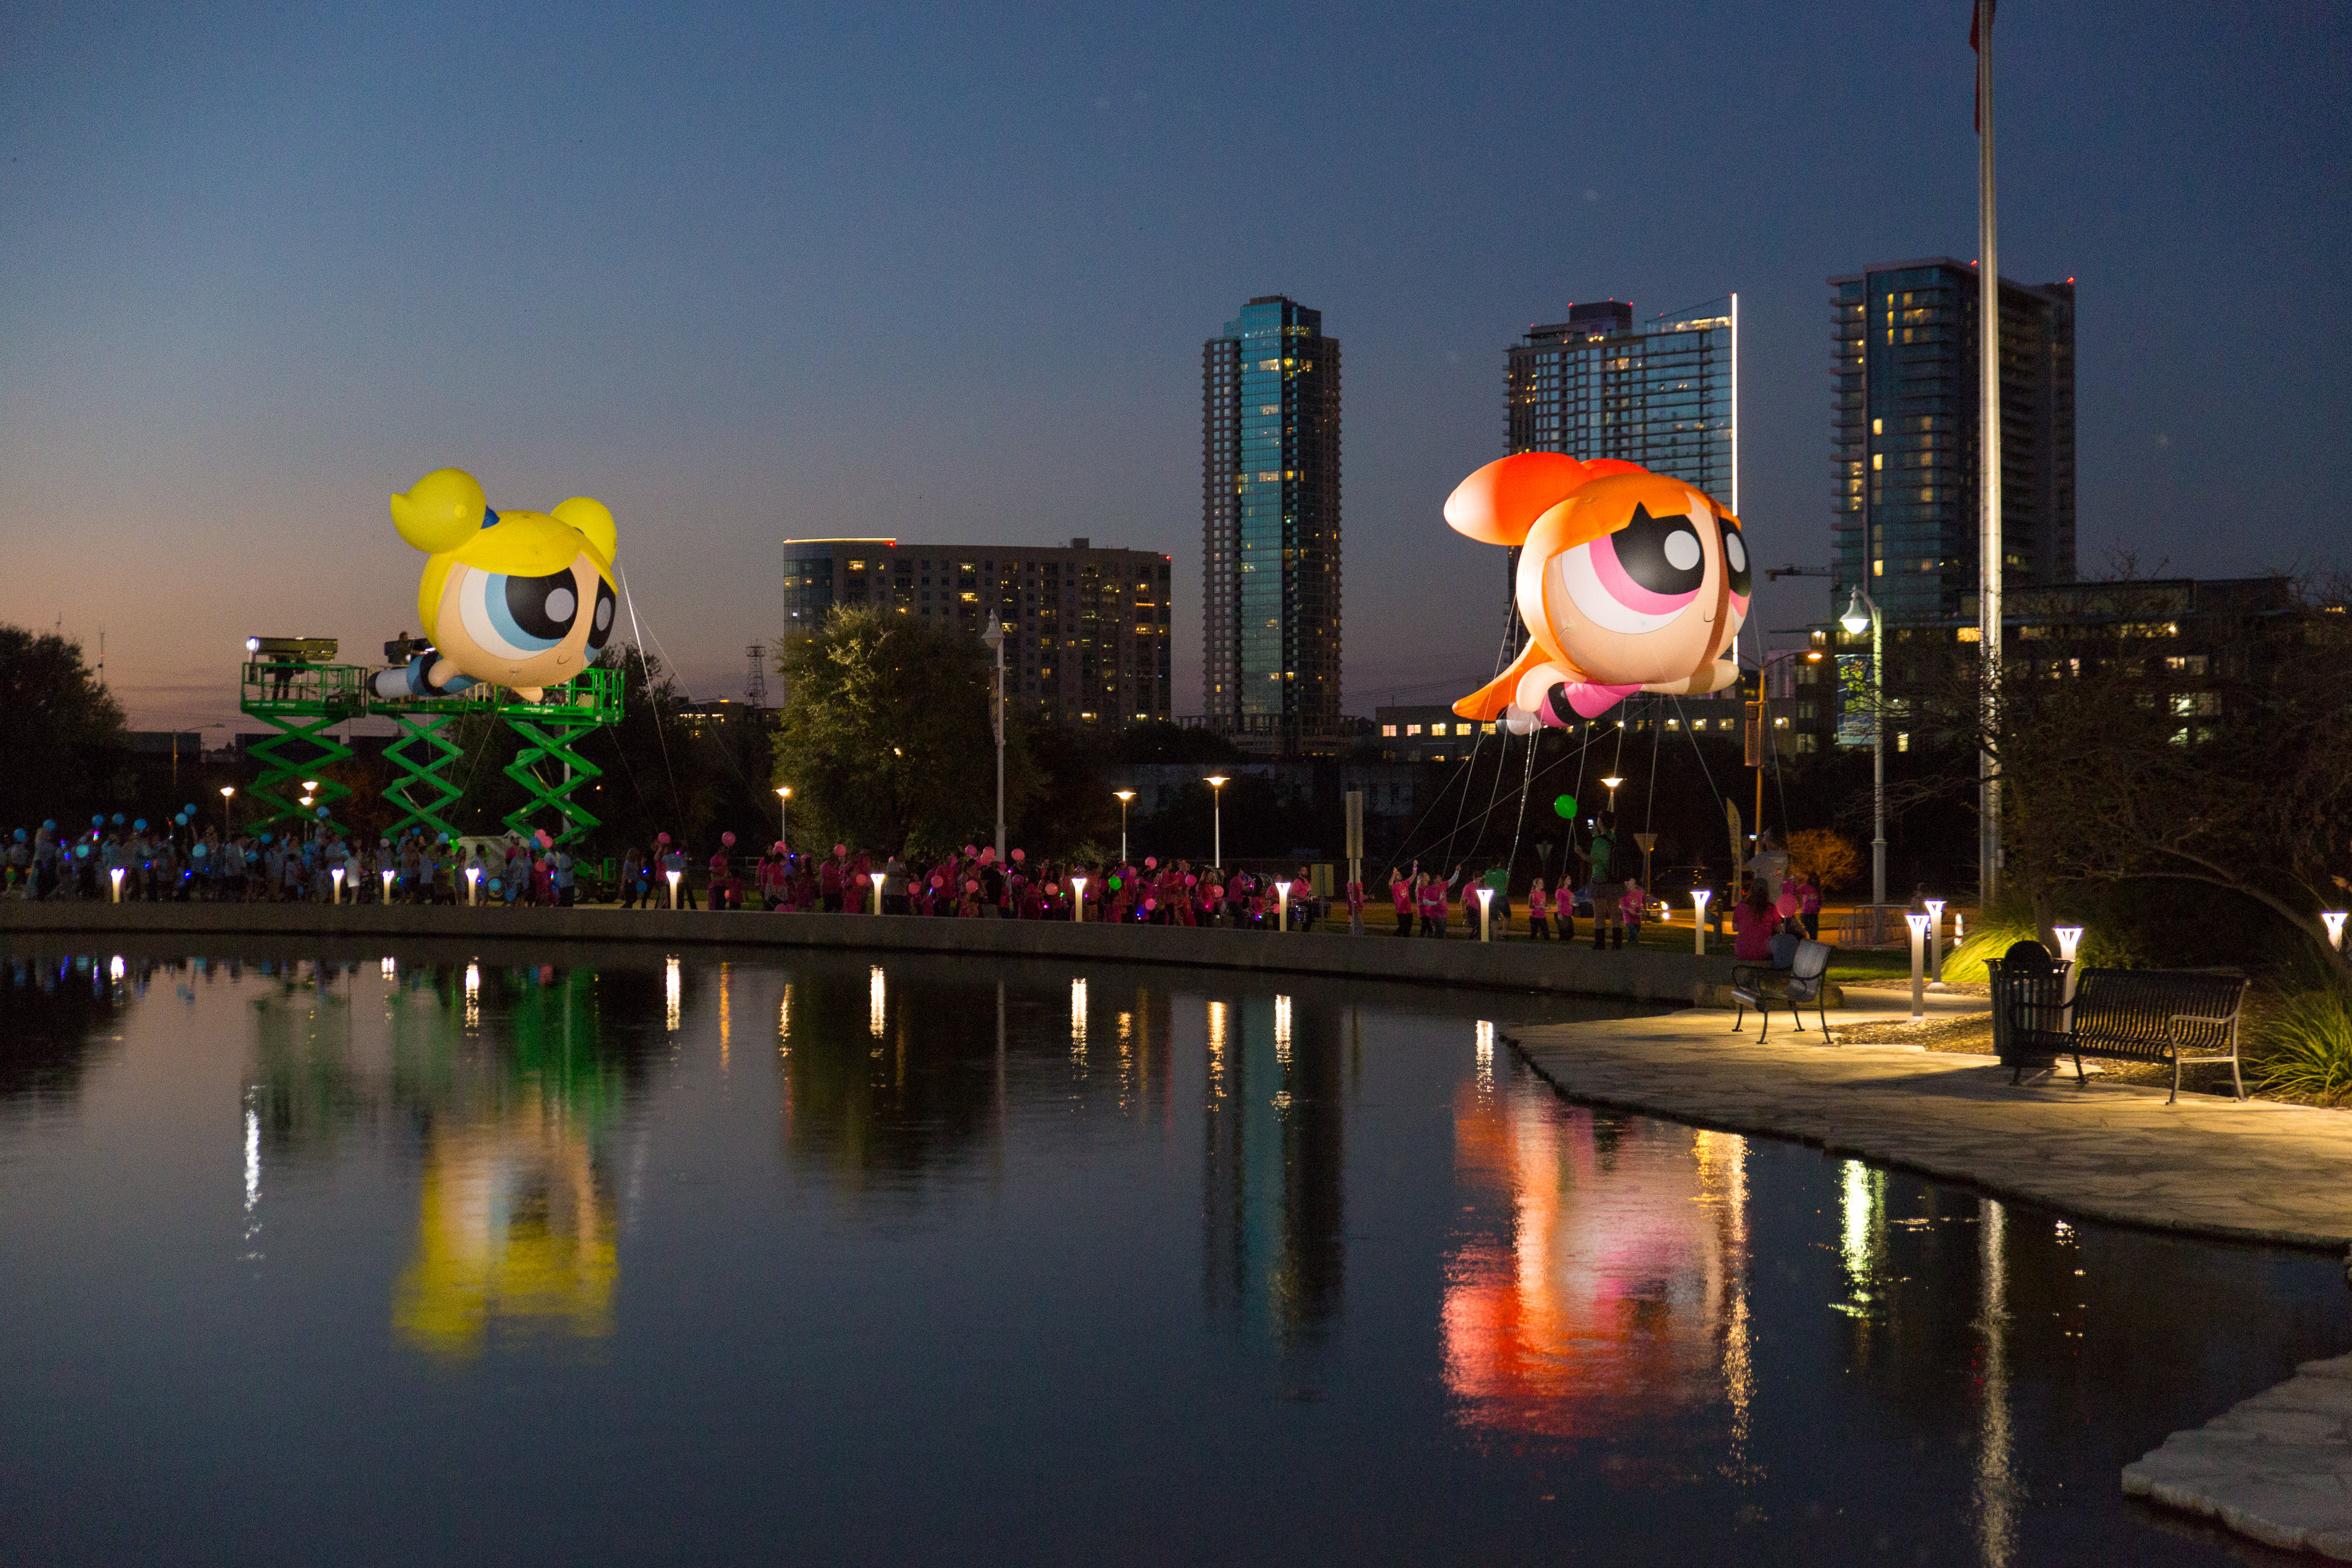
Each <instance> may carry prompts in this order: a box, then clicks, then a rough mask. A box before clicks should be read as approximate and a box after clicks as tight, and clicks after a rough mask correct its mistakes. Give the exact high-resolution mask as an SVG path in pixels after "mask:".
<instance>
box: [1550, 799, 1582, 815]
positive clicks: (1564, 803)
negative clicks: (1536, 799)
mask: <svg viewBox="0 0 2352 1568" xmlns="http://www.w3.org/2000/svg"><path fill="white" fill-rule="evenodd" d="M1551 809H1552V810H1555V811H1557V812H1559V814H1560V815H1561V816H1563V817H1566V818H1568V819H1569V820H1570V821H1575V820H1576V797H1575V796H1573V795H1562V796H1560V797H1559V798H1558V799H1557V800H1553V801H1552V803H1551Z"/></svg>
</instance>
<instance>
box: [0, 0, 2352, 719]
mask: <svg viewBox="0 0 2352 1568" xmlns="http://www.w3.org/2000/svg"><path fill="white" fill-rule="evenodd" d="M1968 23H1969V6H1968V5H1967V4H1966V3H1965V0H1949V3H1948V4H1941V5H1926V4H1906V5H1858V4H1856V5H1833V4H1816V5H1803V6H1792V5H1763V4H1724V5H1703V4H1653V5H1642V6H1631V5H1614V6H1600V5H1552V6H1530V5H1507V6H1492V7H1475V6H1466V5H1456V6H1448V7H1427V6H1395V7H1386V8H1370V7H1367V8H1361V9H1357V8H1342V7H1336V6H1333V7H1311V6H1296V7H1276V6H1265V5H1252V6H1234V7H1230V8H1226V7H1200V8H1185V9H1181V10H1179V9H1173V8H1171V9H1170V10H1168V11H1166V12H1157V13H1155V12H1150V11H1142V10H1139V11H1136V12H1129V11H1128V10H1127V9H1126V8H1124V7H1109V6H1098V5H1089V6H1071V7H1060V8H1056V7H1047V6H1029V7H1020V8H1013V7H1005V8H987V7H963V6H940V7H935V8H933V7H905V8H891V9H881V8H872V9H860V8H849V7H828V8H824V9H816V8H811V9H808V10H804V11H796V10H790V9H785V8H782V7H765V6H719V5H707V6H698V5H608V6H596V5H564V6H553V5H511V6H501V5H465V6H448V7H436V6H431V5H417V4H414V3H407V0H404V3H403V4H400V5H374V6H371V5H336V6H317V5H201V6H189V5H110V6H103V7H100V6H89V5H79V4H76V5H64V4H41V3H38V0H34V3H26V4H17V5H10V6H8V7H7V8H6V9H5V12H0V141H5V162H0V546H5V549H0V621H5V622H18V623H22V624H26V625H30V626H34V627H37V628H41V629H47V628H49V627H51V626H53V625H56V624H58V623H59V622H60V621H61V622H62V625H63V628H64V630H65V631H66V632H68V633H69V634H71V635H74V636H76V637H78V638H79V639H80V640H82V641H83V643H85V645H86V646H87V647H88V649H89V652H90V653H91V654H92V655H93V656H94V655H95V654H96V652H97V647H98V640H99V632H100V630H101V629H103V630H104V631H105V632H106V633H107V641H106V648H107V669H108V678H109V681H110V685H112V686H113V687H114V688H115V689H116V690H117V691H118V692H119V693H120V694H121V695H122V696H123V698H124V699H125V702H126V705H127V706H128V707H129V710H130V715H131V723H132V725H133V727H140V728H163V727H202V726H205V725H210V724H214V723H221V724H224V725H226V726H230V727H234V726H236V714H235V706H236V694H235V680H236V665H237V662H238V659H239V657H240V653H241V649H240V643H241V640H242V639H243V638H244V637H245V636H246V635H247V633H249V632H271V633H304V634H319V635H332V636H340V637H341V639H342V640H343V643H344V650H345V653H346V656H349V657H353V658H356V659H360V660H369V659H373V658H374V657H375V656H376V655H377V653H379V649H378V647H377V644H378V643H381V642H382V641H383V639H385V638H387V637H389V636H391V635H393V634H394V633H395V632H400V631H402V630H403V629H407V630H411V631H414V630H415V624H414V623H415V581H416V576H417V571H418V569H419V567H420V566H421V564H422V558H421V557H420V556H418V555H417V554H416V553H415V551H413V550H411V549H408V548H407V547H406V546H405V545H404V544H403V543H402V542H401V540H400V539H399V538H398V537H397V536H396V535H395V534H394V530H393V528H392V524H391V521H390V519H389V517H388V516H387V513H386V509H385V497H387V496H388V495H389V494H390V493H391V492H393V491H394V490H399V489H405V488H406V487H407V486H409V485H410V484H412V483H413V482H414V481H415V479H417V478H418V477H419V476H422V475H424V474H425V473H426V472H428V471H430V470H432V469H435V468H438V467H443V466H447V465H455V466H460V467H465V468H468V469H470V470H472V471H473V472H474V473H476V474H477V475H478V476H479V477H480V478H481V479H482V481H483V483H484V485H485V486H486V488H487V490H488V495H489V497H490V500H491V503H492V504H493V505H494V506H502V507H530V508H536V509H545V508H546V507H550V506H551V505H553V504H554V503H555V502H557V501H560V500H562V499H563V498H564V497H568V496H572V495H578V494H585V495H591V496H594V497H598V498H600V499H602V500H603V501H604V502H605V503H606V504H608V505H609V506H610V507H612V509H613V511H614V515H615V517H617V518H618V520H619V525H620V544H621V562H622V566H623V568H624V570H625V571H626V573H627V575H628V581H629V585H630V587H631V589H632V590H633V591H634V596H635V606H636V610H637V612H638V614H639V616H640V618H641V619H642V622H643V623H644V625H645V627H646V631H647V632H649V633H651V635H652V637H654V638H657V639H658V643H659V646H660V647H661V648H666V649H667V652H668V653H670V654H671V655H673V656H674V661H675V663H676V664H677V666H678V669H679V673H680V674H681V675H682V677H683V679H684V684H685V685H686V686H687V687H688V690H689V691H690V692H691V693H692V694H693V695H697V696H715V695H733V694H737V693H739V692H740V685H741V683H742V669H743V657H742V650H743V646H744V644H745V643H750V642H752V641H754V640H767V639H769V638H771V637H772V635H773V633H774V632H775V630H776V626H777V622H778V619H779V613H780V612H779V600H780V594H781V585H780V580H779V578H780V566H779V561H780V557H781V549H780V544H781V541H782V539H784V538H787V537H793V536H798V537H814V536H824V535H835V534H893V535H897V536H898V537H899V538H906V539H910V540H933V539H939V540H948V539H953V540H969V541H996V540H1002V541H1004V542H1007V543H1019V544H1048V543H1057V542H1066V541H1067V539H1068V538H1070V537H1071V536H1073V535H1081V534H1083V535H1087V536H1089V537H1091V538H1093V540H1094V541H1095V542H1096V543H1097V544H1101V545H1124V546H1130V547H1135V548H1139V549H1158V550H1162V551H1165V552H1167V553H1168V554H1169V555H1171V557H1173V558H1174V561H1175V581H1176V601H1175V609H1176V620H1175V624H1176V647H1177V655H1176V683H1175V694H1174V695H1175V702H1176V707H1177V710H1178V711H1179V712H1180V713H1194V712H1198V711H1199V710H1200V680H1199V668H1200V654H1201V622H1200V612H1201V596H1200V560H1199V556H1200V531H1201V524H1200V507H1201V496H1200V487H1201V472H1200V454H1201V440H1200V437H1201V432H1200V380H1199V376H1200V370H1199V367H1200V346H1201V342H1202V340H1203V339H1204V338H1207V337H1209V336H1211V335H1213V333H1215V332H1216V331H1217V330H1218V329H1219V328H1220V327H1221V325H1222V323H1223V322H1224V321H1225V320H1226V319H1229V318H1230V317H1232V316H1234V314H1235V313H1236V310H1237V308H1238V307H1239V306H1240V305H1241V303H1242V302H1243V301H1244V299H1245V298H1249V297H1250V296H1252V295H1256V294H1265V293H1276V292H1280V293H1287V294H1290V295H1292V296H1293V297H1295V298H1298V299H1300V300H1301V301H1303V302H1304V303H1306V304H1308V305H1310V306H1313V307H1315V308H1318V309H1319V310H1321V311H1322V313H1323V321H1324V329H1325V330H1326V331H1327V332H1328V333H1330V334H1331V335H1332V336H1334V337H1336V338H1338V339H1339V340H1341V342H1342V344H1343V345H1344V349H1345V354H1346V359H1345V366H1346V370H1345V393H1344V395H1345V414H1344V465H1345V486H1346V499H1345V538H1346V547H1345V549H1346V557H1345V559H1346V565H1345V573H1346V577H1345V593H1346V610H1347V613H1346V644H1347V645H1346V655H1345V657H1346V678H1347V703H1348V706H1349V709H1350V710H1351V711H1355V712H1361V713H1367V714H1368V713H1370V710H1371V707H1372V706H1373V705H1374V704H1375V703H1378V702H1383V701H1387V700H1390V694H1391V693H1392V692H1395V693H1401V694H1402V697H1403V699H1404V700H1408V701H1436V700H1443V699H1449V698H1451V697H1453V696H1454V695H1459V694H1460V693H1462V692H1465V691H1467V690H1468V689H1470V687H1471V686H1472V685H1475V684H1476V683H1477V682H1479V681H1481V680H1483V679H1484V678H1485V677H1486V674H1488V673H1489V671H1490V669H1491V666H1492V663H1493V659H1494V650H1495V645H1496V635H1497V632H1499V630H1500V625H1501V622H1500V614H1501V610H1502V606H1501V602H1500V593H1499V571H1500V569H1499V566H1498V565H1497V557H1496V552H1495V551H1493V550H1492V549H1486V548H1483V547H1479V546H1475V545H1473V544H1470V543H1468V542H1467V541H1465V540H1461V539H1459V538H1455V537H1454V536H1453V535H1452V534H1450V533H1449V532H1448V531H1447V530H1446V529H1445V528H1444V524H1443V523H1442V521H1441V520H1440V518H1439V507H1440V505H1441V504H1442V503H1443V501H1444V497H1445V495H1446V493H1447V491H1448V490H1449V489H1451V488H1452V486H1454V483H1455V482H1456V481H1457V480H1459V479H1460V478H1461V477H1462V476H1464V475H1465V474H1466V473H1468V472H1469V471H1470V470H1471V469H1473V468H1475V467H1476V466H1477V465H1479V464H1481V463H1484V462H1486V461H1488V460H1489V459H1491V458H1494V457H1496V456H1498V455H1501V453H1502V450H1503V445H1502V444H1503V405H1502V366H1503V350H1504V349H1505V347H1506V345H1507V344H1508V343H1509V342H1510V341H1511V340H1513V338H1514V337H1515V336H1516V335H1517V334H1518V333H1519V332H1521V331H1523V330H1525V329H1526V328H1527V326H1528V324H1529V323H1530V322H1536V321H1551V320H1558V319H1561V318H1563V317H1564V316H1565V314H1566V311H1567V307H1568V305H1569V303H1570V301H1571V300H1580V299H1598V298H1612V297H1613V298H1630V299H1631V300H1632V301H1633V306H1634V310H1635V313H1636V315H1637V316H1641V317H1646V316H1649V315H1653V314H1655V313H1657V312H1659V311H1664V310H1666V309H1669V308H1676V307H1680V306H1683V305H1686V304H1690V303H1695V302H1697V301H1700V300H1704V299H1707V298H1712V297H1715V296H1717V295H1721V294H1724V293H1726V292H1729V291H1732V290H1737V291H1738V293H1739V296H1740V309H1741V329H1742V341H1741V344H1740V349H1741V355H1742V361H1741V368H1740V380H1741V400H1742V406H1741V414H1742V420H1743V430H1742V437H1743V439H1742V451H1741V464H1742V486H1741V489H1742V494H1741V497H1740V499H1741V503H1742V512H1743V515H1744V520H1745V522H1746V524H1747V528H1748V537H1749V538H1750V539H1751V540H1752V541H1753V543H1754V549H1755V552H1756V554H1757V556H1758V558H1759V561H1760V562H1761V563H1763V564H1767V565H1769V564H1778V563H1780V562H1782V561H1795V562H1801V563H1806V564H1810V565H1819V564H1822V563H1825V562H1826V561H1827V560H1828V559H1829V555H1830V527H1829V525H1830V517H1831V510H1830V507H1831V474H1830V445H1829V402H1830V363H1829V342H1830V314H1829V303H1828V294H1829V291H1828V289H1827V287H1826V286H1825V283H1824V280H1825V279H1826V278H1827V277H1830V276H1831V275H1832V274H1836V273H1843V272H1849V271H1853V270H1858V269H1859V268H1860V267H1863V266H1864V265H1867V264H1870V263H1874V262H1880V261H1886V260H1894V259H1899V258H1904V257H1909V256H1935V255H1949V256H1957V257H1959V258H1962V259H1963V260H1965V259H1967V258H1969V257H1971V256H1974V255H1975V254H1976V245H1975V241H1976V217H1977V214H1976V141H1975V138H1974V136H1973V135H1972V133H1971V131H1970V128H1969V92H1970V78H1971V72H1972V68H1973V65H1972V61H1973V57H1972V56H1971V55H1970V54H1969V48H1968V41H1967V39H1968ZM1998 44H1999V48H2000V56H1999V61H2000V89H1999V91H2000V98H1999V110H2000V120H1999V130H2000V196H2001V205H2000V214H2001V259H2002V263H2003V265H2002V268H2001V270H2002V271H2003V272H2004V273H2005V274H2007V275H2008V276H2010V277H2015V278H2018V279H2020V280H2022V281H2027V282H2041V281H2047V280H2053V279H2058V278H2063V277H2074V278H2076V279H2077V280H2078V284H2077V286H2078V288H2079V290H2080V317H2079V325H2078V334H2079V336H2078V355H2079V395H2080V413H2079V422H2078V435H2079V444H2080V453H2081V458H2080V463H2081V477H2080V516H2081V539H2082V547H2081V562H2082V568H2083V571H2084V575H2086V576H2087V575H2095V574H2097V573H2099V572H2100V571H2101V570H2103V569H2104V568H2105V565H2106V564H2107V562H2108V559H2109V558H2110V556H2111V553H2112V552H2114V551H2116V550H2117V549H2128V550H2133V551H2136V552H2137V555H2138V558H2139V561H2140V565H2141V568H2142V569H2143V570H2147V569H2149V568H2153V567H2155V566H2157V565H2158V564H2159V563H2164V564H2166V565H2167V568H2168V570H2171V571H2174V572H2178V573H2181V574H2196V575H2222V574H2231V573H2240V572H2250V571H2255V570H2263V569H2266V568H2290V569H2292V568H2296V567H2305V566H2317V565H2325V564H2329V563H2331V562H2334V561H2337V560H2340V559H2342V557H2343V555H2344V553H2345V539H2346V531H2345V526H2344V517H2345V516H2346V513H2347V502H2352V481H2347V455H2346V454H2347V443H2352V321H2348V320H2347V276H2352V264H2348V263H2347V256H2352V176H2348V175H2347V160H2352V112H2348V111H2352V87H2347V83H2352V7H2347V6H2345V5H2339V4H2323V3H2307V4H2274V5H2192V4H2165V3H2158V4H2147V3H2142V4H2135V5H2057V4H2052V3H2050V0H2011V4H2010V5H2008V6H2005V7H2004V8H2003V10H2002V12H2001V15H2000V33H1999V38H1998ZM1824 601H1825V591H1824V585H1823V584H1822V583H1820V582H1792V583H1783V584H1781V585H1780V587H1779V588H1777V589H1775V590H1773V591H1771V592H1770V593H1769V594H1768V595H1767V597H1766V599H1765V601H1764V604H1763V608H1762V611H1761V612H1760V614H1761V618H1762V620H1763V622H1764V623H1765V624H1766V625H1768V626H1785V625H1789V624H1791V623H1792V622H1795V621H1797V620H1799V619H1802V618H1807V617H1812V616H1818V615H1819V614H1820V613H1821V612H1822V609H1823V607H1824ZM656 651H659V650H658V649H657V650H656ZM214 738H215V740H217V738H218V737H217V736H215V737H214Z"/></svg>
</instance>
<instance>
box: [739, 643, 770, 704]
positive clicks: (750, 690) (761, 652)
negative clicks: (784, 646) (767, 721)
mask: <svg viewBox="0 0 2352 1568" xmlns="http://www.w3.org/2000/svg"><path fill="white" fill-rule="evenodd" d="M743 656H744V659H745V660H746V661H747V662H748V664H749V668H748V669H747V670H746V671H745V672H744V675H743V700H744V701H745V702H747V703H749V704H751V706H753V707H766V706H768V645H767V644H766V643H752V644H751V646H750V647H748V648H746V649H744V650H743Z"/></svg>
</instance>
